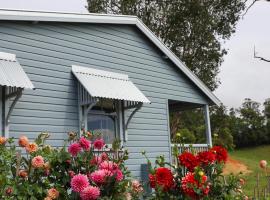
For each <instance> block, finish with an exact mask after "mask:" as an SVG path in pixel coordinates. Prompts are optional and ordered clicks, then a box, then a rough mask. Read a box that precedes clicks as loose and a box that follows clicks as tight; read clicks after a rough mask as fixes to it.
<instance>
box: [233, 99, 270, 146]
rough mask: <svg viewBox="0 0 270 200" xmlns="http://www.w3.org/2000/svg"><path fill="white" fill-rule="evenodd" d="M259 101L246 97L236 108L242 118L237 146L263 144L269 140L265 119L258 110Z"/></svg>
mask: <svg viewBox="0 0 270 200" xmlns="http://www.w3.org/2000/svg"><path fill="white" fill-rule="evenodd" d="M259 108H260V103H258V102H256V101H252V100H251V99H249V98H246V99H245V100H244V102H243V104H242V107H241V108H240V109H239V110H238V112H239V114H240V117H241V119H242V123H241V126H242V127H241V129H242V130H241V134H242V135H241V137H240V138H239V141H237V142H238V143H239V145H238V146H254V145H260V144H265V143H267V142H268V141H269V138H268V135H267V134H266V131H265V123H264V122H265V119H264V116H263V115H262V113H261V112H260V109H259Z"/></svg>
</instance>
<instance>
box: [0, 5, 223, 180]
mask: <svg viewBox="0 0 270 200" xmlns="http://www.w3.org/2000/svg"><path fill="white" fill-rule="evenodd" d="M0 52H1V53H0V85H1V87H0V90H1V92H0V94H1V101H0V103H1V106H0V111H1V115H0V116H1V122H2V123H1V129H2V133H3V134H4V135H5V136H10V137H15V138H18V137H19V136H20V135H22V134H25V135H27V136H28V137H29V138H35V137H36V136H37V134H38V133H39V132H42V131H48V132H50V133H51V135H52V136H51V140H50V141H49V142H50V144H51V145H53V146H61V145H63V140H64V139H66V137H67V135H66V133H67V132H68V131H78V130H80V129H81V128H86V129H88V130H94V131H99V132H100V133H102V135H103V137H104V139H105V140H106V142H108V143H111V142H112V140H113V139H115V138H116V137H117V138H120V139H121V140H122V142H123V145H124V147H125V148H128V150H129V152H130V160H129V161H128V163H127V164H128V167H129V169H130V170H132V172H133V174H134V176H138V177H139V176H141V164H143V163H145V160H144V159H143V158H142V156H141V151H142V150H145V151H147V153H148V156H149V157H150V158H151V159H154V158H155V157H156V156H157V155H160V154H163V155H165V157H166V158H167V160H170V159H171V153H170V152H171V142H170V128H169V118H168V116H169V112H170V111H173V110H181V109H186V108H197V107H203V108H204V110H205V116H206V120H205V121H206V125H207V126H206V127H207V133H206V134H207V143H208V145H211V133H210V121H209V105H213V104H219V100H218V99H217V98H216V97H215V96H214V95H213V94H212V93H211V91H210V90H209V89H208V88H207V87H206V86H205V85H204V84H203V83H202V82H201V81H200V80H199V79H198V78H197V77H196V76H195V75H194V74H193V73H192V72H191V71H190V70H189V69H188V68H187V67H186V66H185V65H184V64H183V63H182V62H181V61H180V60H179V59H178V58H177V57H176V56H175V55H174V54H173V53H172V52H171V51H170V50H169V49H168V48H167V47H166V46H165V45H164V44H163V43H162V42H160V40H159V39H158V38H157V37H156V36H155V35H154V34H153V33H152V32H151V31H150V30H149V29H148V28H147V27H146V26H145V25H144V24H143V23H142V22H141V21H140V20H139V19H138V18H137V17H134V16H114V15H99V14H68V13H55V12H36V11H14V10H0Z"/></svg>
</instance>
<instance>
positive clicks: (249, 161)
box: [230, 145, 270, 196]
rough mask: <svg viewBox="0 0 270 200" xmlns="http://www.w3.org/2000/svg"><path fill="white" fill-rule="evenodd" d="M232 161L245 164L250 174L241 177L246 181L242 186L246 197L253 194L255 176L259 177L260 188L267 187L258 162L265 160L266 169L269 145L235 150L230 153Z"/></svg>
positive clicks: (269, 154) (269, 162) (263, 173)
mask: <svg viewBox="0 0 270 200" xmlns="http://www.w3.org/2000/svg"><path fill="white" fill-rule="evenodd" d="M230 156H231V158H232V159H234V160H237V161H240V162H242V163H243V164H245V165H246V166H247V167H248V169H249V170H251V171H252V172H251V173H249V174H245V175H243V178H244V179H245V181H246V184H245V186H244V188H243V189H244V192H245V193H246V194H247V195H248V196H252V195H253V193H254V187H255V186H256V183H257V175H259V176H260V177H261V178H260V181H259V185H260V187H261V188H262V187H265V186H266V185H267V179H266V178H265V172H264V171H263V170H262V169H261V168H260V167H259V162H260V160H266V161H267V162H268V168H269V164H270V145H267V146H259V147H253V148H245V149H239V150H235V151H233V152H231V153H230ZM269 172H270V171H269V170H268V175H269Z"/></svg>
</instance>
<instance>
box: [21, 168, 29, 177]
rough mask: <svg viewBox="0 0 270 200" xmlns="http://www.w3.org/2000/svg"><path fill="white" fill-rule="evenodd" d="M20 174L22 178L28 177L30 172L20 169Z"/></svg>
mask: <svg viewBox="0 0 270 200" xmlns="http://www.w3.org/2000/svg"><path fill="white" fill-rule="evenodd" d="M19 176H20V177H21V178H26V177H27V176H28V173H27V171H25V170H20V171H19Z"/></svg>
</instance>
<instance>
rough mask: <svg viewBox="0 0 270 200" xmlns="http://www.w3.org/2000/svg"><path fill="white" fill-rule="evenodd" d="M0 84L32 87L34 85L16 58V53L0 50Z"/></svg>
mask: <svg viewBox="0 0 270 200" xmlns="http://www.w3.org/2000/svg"><path fill="white" fill-rule="evenodd" d="M0 85H1V86H7V87H17V88H22V89H25V88H26V89H34V85H33V84H32V82H31V81H30V79H29V78H28V76H27V74H26V73H25V72H24V70H23V68H22V66H21V65H20V64H19V62H18V61H17V60H16V55H14V54H10V53H4V52H0Z"/></svg>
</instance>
